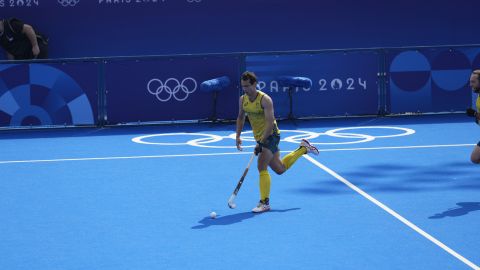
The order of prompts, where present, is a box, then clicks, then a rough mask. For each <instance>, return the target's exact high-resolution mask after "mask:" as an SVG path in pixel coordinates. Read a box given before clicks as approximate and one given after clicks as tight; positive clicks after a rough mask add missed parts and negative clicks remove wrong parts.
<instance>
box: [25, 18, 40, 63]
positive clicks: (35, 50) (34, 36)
mask: <svg viewBox="0 0 480 270" xmlns="http://www.w3.org/2000/svg"><path fill="white" fill-rule="evenodd" d="M22 33H24V34H25V35H26V36H27V37H28V40H30V43H31V44H32V52H33V56H35V57H37V55H38V54H39V53H40V49H39V48H38V42H37V34H36V33H35V30H33V27H32V26H30V25H28V24H24V25H23V31H22Z"/></svg>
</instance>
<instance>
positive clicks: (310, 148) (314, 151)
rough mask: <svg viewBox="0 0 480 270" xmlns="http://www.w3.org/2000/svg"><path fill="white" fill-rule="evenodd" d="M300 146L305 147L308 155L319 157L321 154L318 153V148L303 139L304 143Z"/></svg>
mask: <svg viewBox="0 0 480 270" xmlns="http://www.w3.org/2000/svg"><path fill="white" fill-rule="evenodd" d="M300 146H303V147H305V148H306V149H307V153H310V154H314V155H316V156H317V155H318V154H320V152H319V151H318V148H317V147H315V146H313V145H312V144H310V142H309V141H307V140H305V139H302V142H301V143H300Z"/></svg>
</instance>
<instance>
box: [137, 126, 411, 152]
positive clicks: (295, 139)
mask: <svg viewBox="0 0 480 270" xmlns="http://www.w3.org/2000/svg"><path fill="white" fill-rule="evenodd" d="M361 129H370V130H371V129H387V130H393V131H400V132H399V133H396V134H389V135H369V134H363V133H354V132H352V131H355V130H361ZM344 131H348V132H344ZM251 133H252V131H246V132H242V135H241V138H242V141H243V142H252V144H251V145H242V147H243V148H249V147H255V144H256V142H255V139H254V138H253V136H246V135H247V134H251ZM285 133H287V134H288V133H299V134H296V135H291V136H287V137H285V138H284V139H282V141H284V142H290V143H295V144H299V143H300V142H301V140H302V139H307V140H310V142H311V143H312V144H314V145H344V144H356V143H366V142H371V141H373V140H375V139H385V138H393V137H402V136H408V135H412V134H414V133H415V130H413V129H409V128H403V127H390V126H363V127H345V128H336V129H331V130H327V131H326V132H323V133H318V132H313V131H308V130H281V135H282V136H283V135H285ZM180 136H193V137H200V138H196V139H191V140H185V141H181V142H176V140H173V141H171V142H152V141H148V139H152V138H158V137H170V138H175V139H177V140H178V138H179V137H180ZM235 136H236V134H235V133H232V134H230V135H228V136H220V135H215V134H208V133H185V132H181V133H161V134H152V135H145V136H139V137H135V138H133V139H132V141H133V142H135V143H140V144H148V145H163V146H168V145H190V146H196V147H207V148H236V146H235V143H234V142H233V143H229V145H228V146H225V145H213V144H214V143H217V142H220V141H222V140H224V139H232V140H235ZM321 136H328V137H332V138H338V139H342V140H343V139H347V141H340V142H321V141H318V138H321Z"/></svg>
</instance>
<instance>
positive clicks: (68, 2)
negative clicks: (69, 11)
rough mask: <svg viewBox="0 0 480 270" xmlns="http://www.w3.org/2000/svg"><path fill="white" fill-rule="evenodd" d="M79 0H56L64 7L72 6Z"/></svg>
mask: <svg viewBox="0 0 480 270" xmlns="http://www.w3.org/2000/svg"><path fill="white" fill-rule="evenodd" d="M79 2H80V0H58V3H59V4H60V5H62V6H64V7H68V6H71V7H74V6H76V5H77V4H78V3H79Z"/></svg>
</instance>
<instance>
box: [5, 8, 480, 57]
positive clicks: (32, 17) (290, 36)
mask: <svg viewBox="0 0 480 270" xmlns="http://www.w3.org/2000/svg"><path fill="white" fill-rule="evenodd" d="M478 10H480V8H479V3H478V1H473V0H462V1H450V0H439V1H417V0H415V1H414V0H404V1H384V0H382V1H380V0H366V1H354V0H334V1H333V0H331V1H330V0H328V1H320V0H295V1H293V0H48V1H47V0H14V1H12V0H0V13H1V16H2V17H17V18H19V19H22V20H23V21H25V22H26V23H30V24H32V25H33V26H34V27H35V28H36V29H37V30H39V31H41V32H44V33H46V34H47V35H48V36H49V37H50V40H51V44H50V51H51V52H50V56H51V57H52V58H70V57H104V56H132V55H158V54H189V53H225V52H253V51H283V50H318V49H337V48H371V47H402V46H421V45H460V44H480V31H479V30H478V19H477V18H478Z"/></svg>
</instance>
